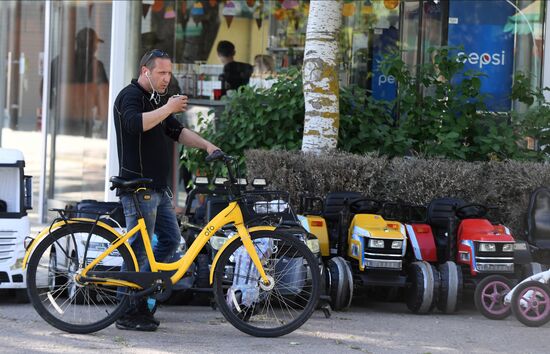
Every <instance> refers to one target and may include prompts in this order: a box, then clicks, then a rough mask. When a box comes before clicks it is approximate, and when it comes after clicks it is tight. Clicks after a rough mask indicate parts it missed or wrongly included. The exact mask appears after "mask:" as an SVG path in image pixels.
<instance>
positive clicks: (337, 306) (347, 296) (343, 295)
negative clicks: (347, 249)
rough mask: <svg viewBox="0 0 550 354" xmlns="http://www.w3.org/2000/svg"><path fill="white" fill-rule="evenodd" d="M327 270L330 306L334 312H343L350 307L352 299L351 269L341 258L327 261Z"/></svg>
mask: <svg viewBox="0 0 550 354" xmlns="http://www.w3.org/2000/svg"><path fill="white" fill-rule="evenodd" d="M327 268H328V272H327V273H328V282H327V285H328V293H329V296H330V305H331V306H332V309H333V310H335V311H340V310H345V309H347V308H349V307H350V305H351V300H352V297H353V275H352V274H351V269H350V268H349V265H348V263H347V262H346V261H345V260H344V259H343V258H342V257H333V258H331V259H329V261H328V264H327Z"/></svg>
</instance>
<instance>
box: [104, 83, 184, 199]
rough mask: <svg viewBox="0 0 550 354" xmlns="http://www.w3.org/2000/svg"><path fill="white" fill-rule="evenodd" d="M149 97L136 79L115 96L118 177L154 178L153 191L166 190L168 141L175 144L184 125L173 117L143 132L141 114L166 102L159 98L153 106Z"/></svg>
mask: <svg viewBox="0 0 550 354" xmlns="http://www.w3.org/2000/svg"><path fill="white" fill-rule="evenodd" d="M150 97H151V94H150V93H149V92H147V91H146V90H145V89H144V88H143V87H141V86H140V85H139V84H138V82H137V80H132V83H131V84H130V85H128V86H126V87H125V88H124V89H123V90H122V91H120V93H119V94H118V96H117V98H116V100H115V105H114V122H115V129H116V138H117V150H118V161H119V165H120V167H119V176H120V177H123V178H127V179H132V178H138V177H147V178H152V179H153V184H152V185H151V187H152V188H157V189H161V188H165V187H166V186H167V181H168V173H169V170H170V162H171V161H170V156H171V155H170V151H171V144H170V143H171V142H170V140H169V139H168V138H171V139H172V140H174V141H178V137H179V135H180V133H181V131H182V129H183V125H182V124H181V123H180V122H179V121H178V120H177V119H176V118H175V117H174V116H172V115H170V116H169V117H168V118H166V119H165V120H164V121H162V122H161V123H160V124H158V125H157V126H155V127H154V128H152V129H150V130H148V131H146V132H144V131H143V121H142V114H143V113H146V112H151V111H153V110H155V109H157V108H158V107H161V106H162V105H164V104H165V103H166V100H167V97H161V103H160V105H159V106H156V105H155V103H154V102H152V101H150V100H149V98H150Z"/></svg>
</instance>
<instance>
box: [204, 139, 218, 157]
mask: <svg viewBox="0 0 550 354" xmlns="http://www.w3.org/2000/svg"><path fill="white" fill-rule="evenodd" d="M205 150H206V152H207V153H208V155H210V154H211V153H213V152H214V151H216V150H221V149H220V148H219V147H217V146H216V145H214V144H212V143H210V142H208V143H207V145H206V149H205Z"/></svg>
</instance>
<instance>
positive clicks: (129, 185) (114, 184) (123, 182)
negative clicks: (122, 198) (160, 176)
mask: <svg viewBox="0 0 550 354" xmlns="http://www.w3.org/2000/svg"><path fill="white" fill-rule="evenodd" d="M109 181H110V182H111V190H114V189H115V188H118V189H120V190H121V191H123V192H132V191H135V190H136V189H138V188H139V187H143V186H144V185H147V184H149V183H151V182H153V179H151V178H136V179H124V178H122V177H119V176H112V177H111V178H110V179H109Z"/></svg>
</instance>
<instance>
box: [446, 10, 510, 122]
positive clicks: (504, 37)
mask: <svg viewBox="0 0 550 354" xmlns="http://www.w3.org/2000/svg"><path fill="white" fill-rule="evenodd" d="M515 13H516V11H515V9H514V8H513V7H512V6H511V5H510V4H508V2H507V1H506V0H493V1H450V2H449V42H448V44H449V46H450V47H460V46H461V47H463V50H460V51H458V54H460V55H463V56H464V57H465V58H464V71H467V70H474V71H478V72H481V73H483V74H484V77H482V78H481V82H482V83H481V92H482V93H484V94H487V95H489V96H490V97H488V98H487V99H486V100H485V102H486V104H487V108H488V109H489V110H491V111H498V112H502V111H509V110H510V109H511V101H510V98H509V96H510V92H511V89H512V76H513V69H514V68H513V64H514V35H513V34H512V33H507V32H504V28H505V25H506V23H507V21H508V18H509V17H511V16H514V14H515ZM460 76H461V75H458V77H457V78H455V79H454V80H453V82H454V83H459V82H460V81H461V80H462V77H460Z"/></svg>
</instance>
